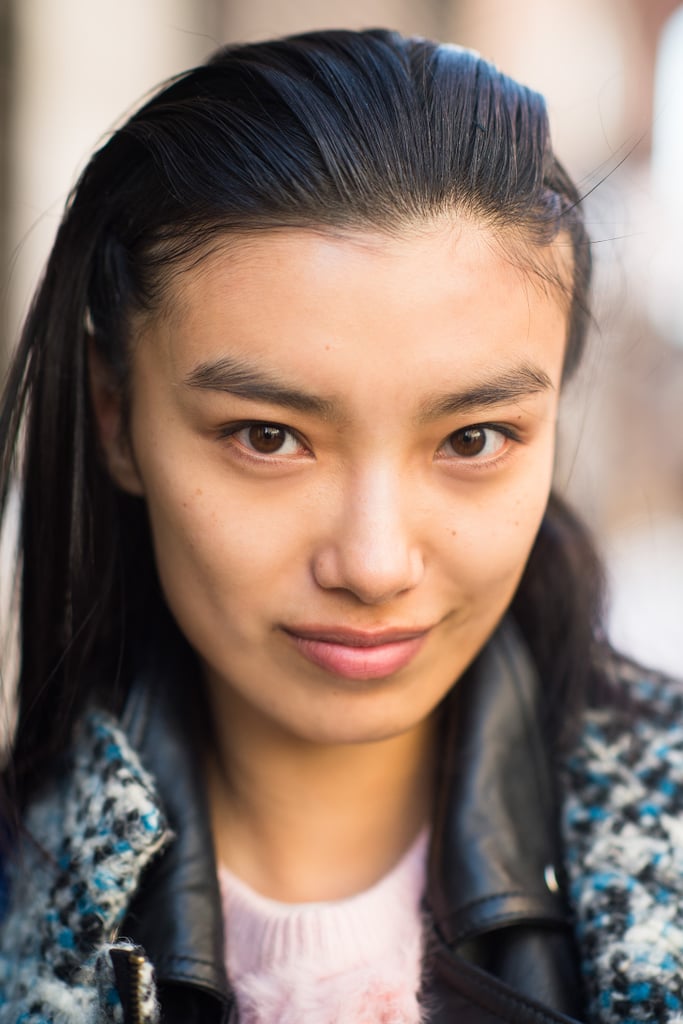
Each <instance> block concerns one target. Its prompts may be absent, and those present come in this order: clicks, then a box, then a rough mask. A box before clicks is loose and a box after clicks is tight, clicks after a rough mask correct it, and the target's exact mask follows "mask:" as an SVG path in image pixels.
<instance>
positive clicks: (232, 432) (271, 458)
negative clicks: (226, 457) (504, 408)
mask: <svg viewBox="0 0 683 1024" xmlns="http://www.w3.org/2000/svg"><path fill="white" fill-rule="evenodd" d="M254 427H261V428H266V429H270V430H273V431H282V432H283V433H284V434H285V435H286V436H287V438H290V439H292V440H294V441H295V442H296V444H297V445H298V446H299V448H300V452H298V453H297V454H298V455H302V454H303V455H307V454H310V449H309V447H308V445H307V444H306V443H305V441H304V440H303V439H302V438H301V437H300V435H298V434H297V433H296V431H294V430H292V429H291V427H287V426H285V425H284V424H283V423H275V422H272V421H270V420H241V421H240V422H238V423H231V424H229V425H228V426H226V427H224V428H223V429H222V430H220V431H219V433H218V440H219V441H227V442H229V443H230V444H231V447H233V449H234V450H235V452H236V454H237V455H238V457H239V458H243V459H247V460H251V461H252V462H259V463H271V464H278V465H281V464H282V461H283V458H284V459H285V460H289V459H290V458H291V457H292V456H291V454H290V455H285V456H283V455H282V454H281V452H280V450H279V449H277V450H276V451H274V452H273V453H272V454H270V455H269V454H268V453H266V452H259V451H256V450H254V449H252V448H249V447H248V446H247V445H246V444H244V443H243V442H241V441H239V440H238V438H237V435H238V434H240V433H241V432H242V431H243V430H251V429H253V428H254ZM476 431H484V432H491V433H495V434H498V435H500V436H501V437H502V438H503V439H504V440H503V443H502V445H501V450H500V451H497V452H494V453H493V454H492V455H489V456H486V457H484V458H477V455H479V453H478V452H477V453H475V455H473V456H469V457H468V456H466V455H460V456H458V455H452V456H448V455H442V454H440V453H441V452H442V449H443V448H444V447H445V446H446V445H447V444H448V443H449V441H451V440H452V439H453V438H456V437H458V436H460V437H462V436H463V435H465V434H467V433H474V432H476ZM521 440H522V438H521V436H520V434H519V433H518V431H517V430H515V429H514V428H512V427H510V426H508V425H504V424H500V423H472V424H468V425H467V426H466V427H460V428H458V430H454V431H452V432H451V433H450V434H448V435H447V437H446V438H445V439H444V440H443V441H442V443H441V444H440V445H439V448H438V449H437V458H438V461H444V462H448V461H454V462H458V463H459V464H460V465H464V466H466V467H467V469H468V471H474V472H477V471H482V470H487V469H490V468H493V467H494V466H497V465H498V464H499V463H501V462H502V461H503V460H505V459H507V457H508V455H509V454H510V450H511V447H512V446H511V445H509V444H505V443H504V442H505V441H511V442H512V443H513V445H515V444H519V443H520V442H521Z"/></svg>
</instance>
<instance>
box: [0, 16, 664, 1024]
mask: <svg viewBox="0 0 683 1024" xmlns="http://www.w3.org/2000/svg"><path fill="white" fill-rule="evenodd" d="M589 276H590V250H589V243H588V239H587V236H586V233H585V230H584V224H583V218H582V208H581V202H580V197H579V195H578V193H577V191H576V189H575V187H574V185H573V184H572V183H571V181H570V180H569V179H568V177H567V175H566V174H565V173H564V171H563V170H562V168H561V167H560V165H559V164H558V162H557V161H556V159H555V158H554V156H553V154H552V150H551V148H550V143H549V138H548V127H547V120H546V113H545V109H544V105H543V101H542V99H541V98H540V97H539V96H538V95H536V94H535V93H533V92H530V91H529V90H528V89H526V88H524V87H522V86H520V85H518V84H517V83H515V82H513V81H511V80H510V79H508V78H506V77H505V76H503V75H501V74H499V73H498V72H497V71H496V70H495V69H494V68H492V67H491V66H490V65H489V64H487V63H486V62H484V61H483V60H481V59H480V58H479V57H478V56H476V55H475V54H473V53H470V52H467V51H464V50H461V49H458V48H456V47H451V46H436V45H434V44H431V43H428V42H426V41H424V40H408V39H403V38H401V37H400V36H398V35H396V34H393V33H386V32H380V31H376V32H366V33H359V34H356V33H347V32H328V33H317V34H311V35H306V36H300V37H298V38H292V39H288V40H282V41H279V42H272V43H264V44H262V45H253V46H244V47H235V48H228V49H224V50H222V51H220V52H219V53H218V54H217V55H216V56H215V57H214V58H213V59H212V60H210V61H209V62H208V63H207V64H206V65H205V66H203V67H200V68H198V69H195V70H194V71H191V72H188V73H187V74H185V75H182V76H180V77H179V78H177V79H176V80H175V81H173V82H172V83H171V84H170V85H169V86H167V87H166V88H164V89H163V90H162V91H161V92H159V93H158V94H157V95H156V96H155V97H154V98H153V99H151V100H150V101H149V102H148V103H147V104H146V105H145V106H144V107H143V108H142V109H141V110H140V111H139V112H138V113H137V114H135V115H134V116H133V117H132V118H131V119H130V121H129V122H128V123H127V124H126V125H124V127H123V128H121V129H120V130H119V131H118V132H116V133H115V134H114V135H113V136H112V137H111V139H110V140H109V141H108V142H107V143H106V145H105V146H104V147H103V148H102V149H101V150H100V151H99V152H98V153H97V154H96V155H95V156H94V157H93V159H92V161H91V162H90V164H89V166H88V167H87V168H86V171H85V173H84V174H83V176H82V178H81V180H80V182H79V183H78V185H77V187H76V189H75V191H74V193H73V196H72V198H71V200H70V202H69V205H68V209H67V211H66V214H65V217H64V221H63V223H62V226H61V228H60V230H59V234H58V237H57V240H56V242H55V246H54V250H53V252H52V255H51V257H50V260H49V263H48V266H47V270H46V273H45V277H44V280H43V283H42V285H41V287H40V289H39V292H38V294H37V296H36V300H35V303H34V306H33V308H32V310H31V313H30V315H29V318H28V322H27V324H26V328H25V331H24V335H23V339H22V341H21V345H20V348H19V351H18V353H17V355H16V359H15V362H14V365H13V368H12V371H11V374H10V377H9V381H8V384H7V389H6V397H5V401H4V406H3V411H2V436H3V442H4V462H3V487H4V491H3V493H4V495H5V498H6V497H7V495H8V493H9V489H10V488H12V487H18V488H19V490H20V493H21V500H22V505H21V509H22V530H21V544H20V551H19V557H20V565H21V606H20V627H21V639H20V643H21V665H20V673H19V683H18V686H19V689H18V724H17V728H16V732H15V736H14V740H13V743H12V747H11V752H10V754H9V757H8V761H7V765H6V769H5V772H4V808H5V810H4V819H5V833H6V842H5V847H6V852H5V857H4V864H5V868H4V872H5V877H6V886H5V888H6V900H5V903H6V907H5V911H4V919H3V923H2V927H1V929H0V935H1V939H0V982H1V983H0V990H1V991H2V1004H0V1022H10V1021H11V1022H19V1021H22V1022H28V1021H30V1022H38V1021H41V1022H42V1021H51V1022H55V1024H56V1022H69V1024H71V1022H79V1024H80V1022H89V1024H90V1022H102V1021H123V1022H126V1024H129V1022H153V1021H159V1020H160V1021H164V1022H168V1024H176V1022H178V1024H180V1022H182V1024H191V1022H193V1021H198V1022H199V1021H201V1022H202V1024H204V1022H207V1024H208V1022H214V1021H215V1022H218V1021H222V1022H226V1021H230V1022H234V1021H237V1020H239V1021H246V1022H262V1024H272V1022H275V1021H277V1022H280V1024H293V1022H297V1024H298V1022H303V1021H312V1022H316V1024H332V1022H353V1024H371V1022H383V1024H389V1022H392V1024H400V1022H402V1024H407V1022H411V1024H415V1022H417V1021H425V1022H429V1024H445V1022H458V1024H493V1022H499V1021H510V1022H536V1024H538V1022H539V1021H544V1022H552V1021H554V1022H562V1021H565V1022H567V1021H570V1020H572V1019H574V1020H577V1019H578V1020H594V1021H616V1020H627V1019H628V1020H645V1019H650V1020H653V1019H657V1020H666V1019H669V1018H671V1019H673V1018H674V1017H675V1015H676V1013H677V1011H678V1009H679V1007H680V1005H681V1003H680V1002H679V996H680V990H681V984H682V983H681V977H682V972H681V971H680V970H678V967H679V966H680V958H681V952H680V950H681V949H683V944H681V943H679V942H677V941H676V940H677V935H678V933H677V928H678V927H679V920H678V917H677V914H678V911H677V906H678V904H679V903H680V900H678V899H677V898H676V897H677V895H680V890H681V889H682V888H683V885H682V884H681V881H680V877H679V876H680V874H681V872H680V870H678V867H679V866H680V859H681V853H680V848H681V847H680V843H677V842H676V836H675V832H676V829H677V828H679V827H680V826H678V825H677V824H676V822H675V820H674V815H675V813H676V811H677V809H678V807H679V806H680V803H681V797H680V787H679V784H678V783H679V781H680V777H681V767H680V764H679V761H680V760H681V753H680V749H681V748H680V737H679V733H678V732H677V731H676V729H674V727H673V725H669V723H673V722H675V720H676V714H677V712H678V710H679V703H677V698H675V697H673V696H671V691H670V689H669V688H667V686H666V684H661V685H660V684H655V683H654V682H652V681H650V682H649V683H646V682H643V683H642V686H643V687H647V686H649V687H650V691H649V697H650V704H649V705H648V706H649V708H650V711H649V715H650V717H647V716H646V715H641V716H640V717H634V713H633V709H631V710H630V711H629V715H630V716H631V717H630V718H629V719H627V718H626V714H625V712H622V711H619V710H618V708H619V704H618V702H617V701H615V698H614V695H615V694H616V693H618V691H619V689H620V687H621V680H620V679H617V678H616V677H615V673H616V672H620V673H621V674H622V675H624V674H625V672H626V670H625V669H624V668H623V667H621V666H619V664H618V663H617V662H616V661H615V659H614V658H613V657H612V656H611V655H609V652H608V651H607V649H606V646H605V644H604V643H603V642H602V640H601V634H600V630H599V624H598V623H599V620H598V617H597V611H596V609H597V607H598V605H599V585H598V579H599V573H598V571H597V568H596V562H595V559H594V558H593V555H592V552H591V547H590V544H589V542H588V541H587V539H586V537H585V536H584V534H583V532H582V530H581V528H580V527H579V526H578V525H577V523H576V522H575V520H574V519H573V517H572V516H571V515H570V513H569V512H568V510H567V509H566V508H565V507H564V506H563V504H562V503H561V501H560V500H559V499H558V498H557V497H555V496H553V495H552V493H551V474H552V466H553V450H554V438H555V424H556V418H557V405H558V398H559V394H560V389H561V385H562V382H563V381H564V380H565V379H566V378H567V377H568V376H569V375H570V374H571V373H572V371H573V370H574V368H575V366H576V365H577V362H578V360H579V357H580V354H581V349H582V347H583V343H584V336H585V332H586V324H587V320H588V308H587V290H588V284H589ZM638 699H640V698H638ZM600 707H603V708H604V707H609V708H611V710H610V711H609V713H606V712H605V711H601V710H600ZM596 708H597V710H596ZM591 709H592V710H591ZM625 721H629V722H630V723H631V724H630V725H629V727H628V729H627V728H625V727H624V722H625ZM663 731H666V736H667V742H666V743H662V742H661V735H662V732H663ZM677 737H678V740H677ZM677 742H678V746H677ZM615 779H616V780H618V785H613V782H614V780H615ZM561 826H563V831H561ZM570 883H571V884H570Z"/></svg>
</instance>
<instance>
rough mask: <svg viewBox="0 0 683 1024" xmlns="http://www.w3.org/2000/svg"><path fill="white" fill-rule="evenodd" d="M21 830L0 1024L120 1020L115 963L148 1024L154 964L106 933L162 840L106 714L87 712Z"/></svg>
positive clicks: (112, 1023) (139, 777) (148, 786)
mask: <svg viewBox="0 0 683 1024" xmlns="http://www.w3.org/2000/svg"><path fill="white" fill-rule="evenodd" d="M26 834H27V838H26V839H25V841H24V842H23V843H22V848H21V850H20V852H19V856H18V858H16V861H13V863H12V865H11V866H10V868H9V882H10V893H11V896H10V904H9V908H8V912H7V914H6V915H5V918H4V920H3V922H2V948H1V950H0V1024H120V1022H122V1021H123V1019H124V1013H123V1006H122V1004H121V998H120V995H119V989H118V988H117V985H116V980H115V962H116V956H119V957H128V956H130V957H131V958H132V960H131V962H132V963H134V965H135V981H136V984H135V987H136V1003H137V1009H136V1012H139V1017H140V1021H141V1024H155V1022H156V1021H157V1019H158V1006H157V1001H156V995H155V987H154V978H153V971H152V967H151V965H150V964H149V962H148V961H147V960H146V958H145V957H144V955H143V954H142V953H141V951H137V950H135V948H134V947H132V946H131V945H130V944H129V943H127V942H126V941H125V940H122V941H119V942H117V941H115V935H116V931H117V928H118V926H119V924H120V923H121V921H122V919H123V916H124V914H125V911H126V909H127V906H128V903H129V901H130V898H131V896H132V894H133V892H134V891H135V889H136V888H137V885H138V882H139V878H140V874H141V872H142V870H143V869H144V868H145V867H146V865H147V864H148V863H149V862H150V860H151V859H152V858H153V857H154V856H155V855H156V854H157V853H158V852H159V851H160V850H161V849H162V848H163V847H164V846H165V845H166V843H167V842H168V840H169V838H170V833H169V831H168V828H167V826H166V822H165V820H164V818H163V815H162V813H161V811H160V804H159V799H158V796H157V794H156V791H155V786H154V783H153V781H152V779H151V778H150V776H149V775H148V774H147V773H146V772H145V770H144V769H143V768H142V766H141V764H140V761H139V759H138V757H137V755H136V754H135V752H134V751H133V750H132V749H131V748H130V746H129V744H128V742H127V740H126V737H125V735H124V733H123V732H122V731H121V729H119V728H118V727H117V725H116V724H115V722H114V720H113V719H111V718H109V717H108V716H107V715H105V714H101V713H93V714H91V715H89V716H87V717H86V719H85V720H84V722H83V723H82V725H81V727H80V729H79V732H78V736H77V738H76V742H75V744H74V747H73V756H72V760H71V763H70V765H69V767H68V769H67V771H65V773H64V774H63V775H62V776H61V777H60V781H59V784H58V785H54V786H53V787H52V788H51V789H49V790H48V791H47V792H46V793H45V794H44V796H43V797H42V798H41V799H40V801H39V802H37V803H36V804H35V805H34V806H33V807H32V808H31V810H30V811H29V814H28V815H27V820H26ZM29 837H30V838H29Z"/></svg>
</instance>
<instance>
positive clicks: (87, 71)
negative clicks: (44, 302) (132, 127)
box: [0, 0, 219, 344]
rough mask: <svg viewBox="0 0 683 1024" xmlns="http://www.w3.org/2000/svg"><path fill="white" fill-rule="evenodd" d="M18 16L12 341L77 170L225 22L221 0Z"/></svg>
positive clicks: (9, 261)
mask: <svg viewBox="0 0 683 1024" xmlns="http://www.w3.org/2000/svg"><path fill="white" fill-rule="evenodd" d="M4 2H5V3H7V2H8V0H4ZM12 13H13V26H12V29H13V32H12V67H11V72H12V80H11V87H10V88H11V97H12V108H11V114H10V120H9V132H8V139H7V145H8V150H9V153H10V154H11V161H10V165H9V197H8V198H9V202H8V207H7V209H6V211H5V223H6V231H7V244H8V248H9V252H8V253H7V252H6V256H5V259H4V260H3V271H2V280H1V281H0V295H2V294H6V295H7V302H6V306H5V308H4V309H3V314H4V315H3V320H2V326H3V328H4V330H3V332H2V333H3V335H4V336H5V337H6V338H7V339H8V341H9V343H10V344H11V343H12V341H13V339H14V338H15V336H16V332H17V328H18V325H19V323H20V321H21V320H22V319H23V316H24V315H25V312H26V308H27V304H28V301H29V298H30V295H31V293H32V291H33V288H34V286H35V282H36V278H37V276H38V274H39V272H40V269H41V267H42V265H43V263H44V260H45V258H46V255H47V252H48V250H49V247H50V244H51V241H52V238H53V237H54V233H55V230H56V227H57V224H58V223H59V219H60V216H61V211H62V208H63V206H64V202H65V200H66V197H67V195H68V192H69V189H70V187H71V186H72V185H73V183H74V181H75V178H76V174H77V172H78V171H79V170H80V169H82V168H83V166H84V164H85V162H86V160H87V157H88V156H89V154H90V153H91V152H92V150H93V149H94V148H95V146H96V145H97V144H98V142H100V141H102V140H103V139H104V137H105V136H106V132H107V130H108V129H109V128H110V127H111V126H113V125H114V124H115V123H116V122H117V121H118V120H119V119H120V117H121V115H122V114H123V113H124V112H125V111H126V110H127V109H128V108H130V107H131V105H133V104H134V103H136V102H137V101H138V100H139V99H140V97H141V96H142V95H143V94H144V93H145V92H146V91H148V90H150V89H151V88H153V87H154V86H155V85H156V84H157V83H158V82H160V81H161V80H162V79H163V78H166V77H168V76H169V75H171V74H174V73H176V72H178V71H180V70H181V69H183V68H185V67H189V66H190V65H192V64H194V63H197V62H199V61H201V60H202V59H203V58H204V56H205V55H206V53H207V52H208V51H209V50H211V49H212V48H213V47H214V45H215V44H216V34H217V30H218V21H219V19H218V16H217V12H216V9H215V7H214V5H213V4H211V3H202V2H193V0H142V2H141V0H98V2H96V3H93V2H92V0H14V3H13V7H12Z"/></svg>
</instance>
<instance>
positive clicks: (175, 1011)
mask: <svg viewBox="0 0 683 1024" xmlns="http://www.w3.org/2000/svg"><path fill="white" fill-rule="evenodd" d="M539 685H540V684H539V681H538V678H537V676H536V673H535V670H534V668H533V666H532V664H531V663H530V660H529V657H528V655H527V653H526V651H525V649H524V647H523V645H522V644H521V642H520V641H519V639H518V638H517V635H516V632H515V631H514V629H513V628H512V626H511V625H510V624H509V623H505V624H503V626H502V627H501V628H500V629H499V630H498V631H497V633H496V635H495V636H494V638H493V639H492V640H491V641H490V642H489V644H488V645H487V647H486V649H485V651H484V652H483V654H482V655H480V657H479V659H478V660H477V661H476V662H475V664H474V665H473V666H472V668H471V669H470V670H469V671H468V672H467V673H466V675H465V676H464V677H463V678H462V679H461V680H460V681H459V682H458V684H457V685H456V686H455V687H454V689H453V691H452V693H451V694H450V695H449V697H448V698H447V699H446V702H445V704H444V709H443V710H444V719H443V734H442V742H443V754H442V757H441V763H440V770H439V781H438V792H437V797H436V812H435V818H434V821H433V824H432V840H431V848H430V853H429V860H428V879H427V887H426V894H425V911H426V916H427V920H428V921H429V923H430V924H429V932H428V935H427V940H426V955H425V965H424V980H423V993H424V999H425V1003H426V1006H427V1007H428V1021H429V1024H500V1022H502V1021H504V1022H511V1024H513V1022H514V1024H546V1022H547V1024H550V1022H556V1024H562V1022H564V1024H569V1022H571V1021H576V1020H577V1019H579V1018H583V1016H584V1012H585V1010H584V1006H583V995H582V991H581V986H580V983H579V975H578V968H577V952H576V948H575V943H574V939H573V936H572V931H571V924H570V920H569V914H568V910H567V905H566V901H565V899H564V896H563V892H562V888H561V886H560V885H559V884H558V882H557V879H558V878H559V879H560V883H561V882H562V877H561V876H562V872H561V869H560V865H561V863H562V856H561V849H560V840H559V834H558V821H557V817H558V815H557V799H556V793H555V781H554V780H555V767H554V764H553V758H552V753H553V752H552V751H549V750H548V749H547V747H546V744H545V743H544V737H543V730H542V725H541V723H540V721H539V710H538V704H539V701H538V688H539ZM123 724H124V726H125V728H126V731H127V733H128V735H129V738H130V740H131V743H132V745H133V746H134V748H135V749H137V750H138V751H139V753H140V755H141V758H142V760H143V762H144V763H145V765H146V766H147V768H148V769H149V770H150V771H151V772H152V773H153V774H154V776H155V777H156V780H157V784H158V787H159V790H160V793H161V796H162V799H163V802H164V804H165V808H166V812H167V815H168V818H169V822H170V825H171V827H172V829H173V830H174V832H175V834H176V838H175V841H174V842H173V843H172V844H170V846H169V847H168V849H167V850H166V851H165V852H164V853H163V854H162V855H161V856H160V857H158V858H157V859H156V860H155V861H154V862H153V863H152V864H151V865H150V866H149V868H148V869H147V871H146V874H145V875H144V877H143V882H142V885H141V886H140V889H139V892H138V894H137V896H136V897H135V898H134V900H133V902H132V904H131V906H130V908H129V911H128V914H127V917H126V919H125V920H124V922H123V924H122V927H121V929H120V934H122V935H126V936H130V937H131V938H132V941H133V942H135V943H138V944H139V945H140V946H142V947H143V948H144V950H145V952H146V953H147V955H148V956H149V958H150V959H151V960H152V962H153V963H154V965H155V971H156V976H157V982H158V985H159V992H160V999H161V1006H162V1019H163V1021H164V1022H165V1024H195V1022H196V1024H199V1022H201V1024H234V1022H236V1021H237V1020H238V1015H237V1010H236V1007H235V1002H234V998H233V996H232V994H231V992H230V987H229V983H228V979H227V977H226V973H225V967H224V963H223V921H222V911H221V900H220V896H219V890H218V883H217V879H216V867H215V862H214V854H213V843H212V838H211V831H210V823H209V815H208V810H207V806H206V799H205V796H204V787H203V784H202V778H201V775H200V770H201V765H200V758H198V757H197V756H195V755H194V753H193V749H192V744H188V736H187V732H188V730H187V719H186V718H185V717H184V714H183V711H182V709H179V707H178V704H177V702H173V701H169V700H168V699H167V700H164V693H163V692H162V690H161V689H160V687H159V684H158V680H155V679H154V678H152V679H150V678H146V679H141V680H140V681H139V682H138V684H137V685H136V686H135V687H134V689H133V691H132V693H131V697H130V698H129V701H128V705H127V708H126V711H125V714H124V719H123ZM228 928H229V922H228ZM117 973H119V974H120V976H119V979H118V981H119V987H120V990H121V994H122V1000H123V1004H124V1011H126V1010H127V1013H126V1021H129V1020H130V1021H131V1022H133V1021H134V1020H135V1016H134V1006H133V1002H132V992H131V991H130V985H129V986H128V990H129V991H128V992H127V988H126V977H125V973H126V972H125V969H124V967H122V968H121V970H120V972H117ZM127 1004H129V1005H128V1007H127Z"/></svg>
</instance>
